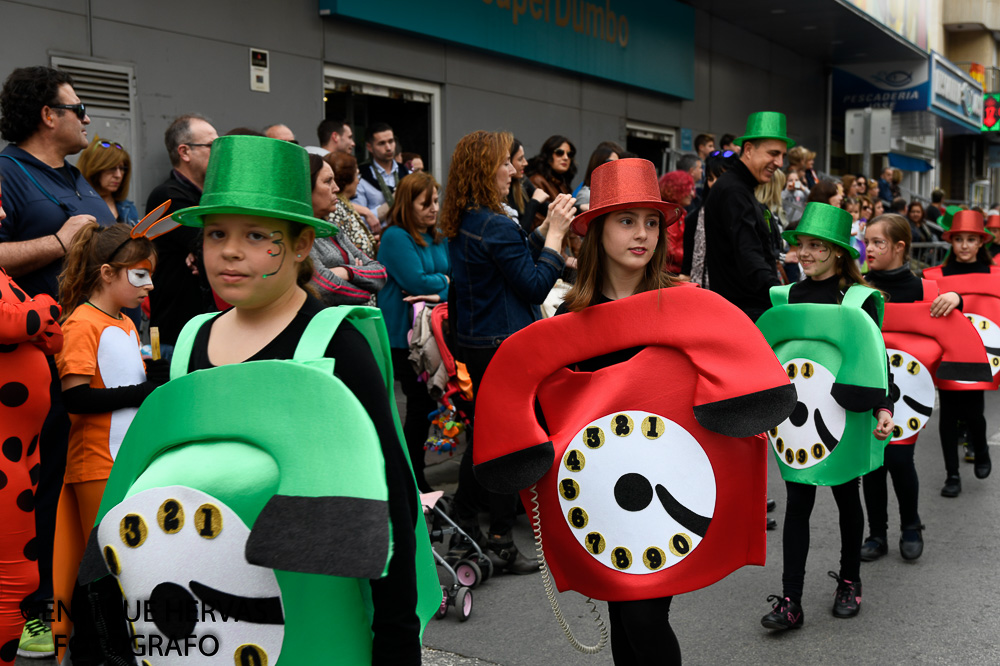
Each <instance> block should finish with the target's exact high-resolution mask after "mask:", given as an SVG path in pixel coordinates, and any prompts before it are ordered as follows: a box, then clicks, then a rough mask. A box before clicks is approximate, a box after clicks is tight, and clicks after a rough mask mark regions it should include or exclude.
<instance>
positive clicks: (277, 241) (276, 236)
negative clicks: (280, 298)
mask: <svg viewBox="0 0 1000 666" xmlns="http://www.w3.org/2000/svg"><path fill="white" fill-rule="evenodd" d="M270 236H271V239H272V240H271V244H272V245H274V247H273V248H271V249H269V250H268V251H267V254H268V255H269V256H272V257H278V267H277V268H276V269H274V271H273V272H271V273H265V274H264V275H261V276H260V277H261V279H262V280H266V279H267V278H269V277H271V276H272V275H275V274H276V273H278V272H279V271H280V270H281V267H282V266H284V265H285V234H283V233H282V232H280V231H272V232H271V234H270Z"/></svg>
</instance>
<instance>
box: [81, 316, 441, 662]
mask: <svg viewBox="0 0 1000 666" xmlns="http://www.w3.org/2000/svg"><path fill="white" fill-rule="evenodd" d="M212 316H213V315H211V314H209V315H203V316H202V317H198V318H196V319H194V320H192V321H191V322H189V323H188V324H187V326H186V327H185V329H184V331H183V332H182V333H181V336H180V339H179V341H178V344H177V346H176V349H175V355H174V357H173V361H172V365H171V381H170V382H168V383H167V384H165V385H164V386H162V387H160V388H159V389H157V390H156V391H154V392H153V394H152V395H151V396H150V397H149V398H148V399H147V400H146V402H145V403H143V405H142V407H141V408H140V409H139V412H138V413H137V414H136V417H135V420H134V421H133V423H132V427H131V428H130V429H129V432H128V434H127V436H126V438H125V441H124V443H123V445H122V448H121V453H120V454H119V456H118V459H117V460H116V462H115V466H114V468H113V470H112V473H111V477H110V478H109V479H108V483H107V489H106V491H105V493H104V498H103V500H102V502H101V508H100V511H99V513H98V516H97V526H96V528H95V530H94V533H93V534H92V536H91V542H90V544H89V545H88V552H87V555H86V556H85V558H84V564H83V566H82V567H81V574H80V578H81V581H83V582H86V581H89V580H93V579H96V578H99V577H102V576H104V575H107V573H108V571H109V570H110V571H111V572H112V573H113V574H115V575H116V576H117V577H118V580H119V583H120V584H121V586H122V590H123V592H124V594H125V596H126V599H127V600H128V602H129V604H130V606H131V607H134V606H135V604H136V602H137V600H138V601H140V602H142V603H145V601H146V600H151V601H153V602H156V601H157V600H158V601H159V602H160V604H161V606H160V607H161V608H167V607H169V606H168V605H169V604H175V606H174V608H178V607H182V606H183V604H184V603H190V604H195V603H196V602H195V601H194V599H195V598H197V599H198V600H199V602H200V603H198V604H197V607H198V618H197V621H196V622H189V621H185V620H183V618H180V617H176V615H177V613H176V611H175V613H174V615H175V616H170V615H164V616H162V617H156V613H155V603H154V604H152V605H153V606H154V616H153V618H149V617H140V618H139V619H137V620H136V622H135V624H134V629H135V631H136V633H137V634H138V635H139V636H140V637H143V638H141V639H140V642H141V641H142V640H143V639H146V640H148V639H149V637H150V636H151V635H153V634H157V635H160V636H163V640H164V645H165V644H166V641H167V639H169V638H172V637H174V636H176V637H186V636H188V635H194V636H196V637H197V638H198V640H199V647H200V648H202V649H203V652H202V653H203V654H204V650H211V649H212V647H213V643H212V642H211V641H215V642H217V643H218V651H217V653H216V656H215V659H218V660H219V661H220V663H233V660H234V659H235V663H237V664H240V663H253V664H270V665H272V666H273V665H275V664H285V665H287V666H293V665H294V666H297V665H298V664H307V663H315V660H316V655H317V651H318V650H320V651H322V652H323V653H324V654H328V655H329V658H330V660H331V661H330V663H338V664H367V663H371V648H372V631H371V617H372V612H373V609H372V601H371V593H370V588H369V583H368V580H367V579H373V578H379V577H381V576H383V575H385V573H386V571H387V569H388V564H389V561H390V559H391V557H392V544H391V533H392V532H391V525H390V524H389V511H388V497H389V494H388V489H387V487H386V479H385V462H384V460H383V456H382V450H381V447H380V445H379V440H378V437H377V434H376V431H375V427H374V425H373V424H372V422H371V420H370V419H369V417H368V415H367V413H366V411H365V409H364V408H363V407H362V405H361V403H360V402H359V401H358V400H357V398H356V397H355V396H354V394H353V393H351V392H350V391H349V390H348V389H347V388H346V387H345V386H344V384H343V383H342V382H341V381H340V380H339V379H337V378H336V377H334V375H333V365H334V359H330V358H324V357H323V355H324V354H325V351H326V348H327V345H328V344H329V342H330V340H331V339H332V337H333V334H334V332H335V331H336V329H337V327H338V326H339V325H340V324H341V323H342V322H343V321H344V320H345V319H347V320H350V321H351V323H352V324H354V326H355V327H356V328H358V329H359V330H360V331H361V333H362V334H363V335H364V336H365V338H366V340H367V342H368V343H369V345H370V346H371V348H372V350H373V352H374V356H375V358H376V360H377V362H378V364H379V366H380V369H381V371H382V379H383V380H384V382H385V387H386V391H388V392H389V395H390V396H391V395H392V393H391V391H392V386H393V378H392V366H391V362H390V357H389V344H388V339H387V335H386V331H385V325H384V323H383V321H382V319H381V315H380V313H379V311H378V310H377V309H374V308H365V307H346V306H344V307H338V308H329V309H326V310H324V311H322V312H320V313H318V314H317V315H316V316H315V317H314V318H313V319H312V321H311V322H310V323H309V326H308V328H307V329H306V332H305V333H304V335H303V336H302V338H301V340H300V341H299V344H298V346H297V348H296V351H295V355H294V358H293V359H292V360H290V361H278V360H274V361H255V362H249V363H240V364H233V365H226V366H221V367H218V368H212V369H208V370H201V371H198V372H194V373H191V374H185V373H186V370H187V366H188V359H189V356H190V353H191V348H192V344H193V340H194V336H195V333H196V332H197V330H198V329H199V328H200V327H201V325H202V324H203V323H204V322H205V321H206V320H207V319H208V318H210V317H212ZM389 403H390V405H391V407H392V413H393V420H394V423H395V427H396V431H397V435H398V438H399V442H400V443H401V446H402V442H404V441H405V440H404V439H403V436H402V429H401V427H400V422H399V417H398V414H396V410H395V401H394V400H392V399H391V398H390V400H389ZM403 450H404V453H405V446H403ZM407 460H409V458H407ZM411 473H412V472H411ZM414 504H415V506H419V505H420V504H419V501H416V502H414ZM415 536H416V544H417V550H416V556H417V561H416V570H417V590H418V604H417V608H416V613H417V615H418V616H419V618H420V622H421V631H422V630H423V628H424V627H425V626H426V624H427V622H428V620H429V619H430V617H431V616H432V615H433V614H434V612H435V611H436V610H437V609H438V607H439V606H440V603H441V588H440V585H439V583H438V578H437V572H436V568H435V565H434V560H433V558H432V554H431V546H430V540H429V538H428V534H427V528H426V525H425V522H424V519H423V516H422V514H420V515H419V516H418V517H417V522H416V527H415ZM164 604H167V605H164ZM206 607H211V608H212V609H214V610H215V611H216V612H215V613H213V614H212V615H211V621H209V620H208V619H207V618H206V617H205V612H204V609H205V608H206ZM135 614H136V613H135V611H134V610H133V611H132V612H131V615H135ZM161 615H163V614H162V612H161ZM150 619H152V620H153V621H152V622H150V621H149V620H150ZM209 639H211V641H210V640H209ZM142 647H143V646H142V645H141V644H140V645H139V649H142Z"/></svg>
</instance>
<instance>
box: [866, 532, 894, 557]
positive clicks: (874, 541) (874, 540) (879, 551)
mask: <svg viewBox="0 0 1000 666" xmlns="http://www.w3.org/2000/svg"><path fill="white" fill-rule="evenodd" d="M888 552H889V544H888V543H886V540H885V537H877V536H870V537H868V539H866V540H865V542H864V543H863V544H861V560H862V561H863V562H874V561H875V560H877V559H879V558H880V557H882V556H883V555H885V554H886V553H888Z"/></svg>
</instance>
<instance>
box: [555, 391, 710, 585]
mask: <svg viewBox="0 0 1000 666" xmlns="http://www.w3.org/2000/svg"><path fill="white" fill-rule="evenodd" d="M556 483H557V484H558V488H557V491H558V493H559V504H560V507H561V509H562V514H563V518H564V519H565V520H566V524H567V525H569V527H570V530H571V531H572V533H573V535H574V536H575V537H576V539H577V541H578V542H579V543H580V545H581V546H582V547H583V548H585V549H586V551H587V552H588V553H589V554H590V556H591V557H593V558H594V559H596V560H597V561H598V562H600V563H601V564H603V565H604V566H606V567H608V568H610V569H617V570H619V571H623V572H625V573H630V574H640V575H641V574H650V573H655V572H657V571H662V570H664V569H667V568H669V567H671V566H673V565H675V564H677V563H678V562H680V561H681V560H683V559H684V558H685V557H687V556H688V555H689V554H691V553H692V552H693V551H694V550H695V548H697V547H698V545H699V544H700V543H701V541H702V539H703V538H704V536H705V533H706V532H707V531H708V527H709V524H710V523H711V520H712V516H713V515H714V513H715V472H714V470H713V469H712V463H711V462H710V461H709V459H708V455H706V453H705V451H704V449H702V447H701V444H699V443H698V440H696V439H695V438H694V437H693V436H692V435H691V434H690V433H689V432H688V431H687V430H685V429H684V428H682V427H681V426H679V425H678V424H676V423H674V422H673V421H670V420H668V419H666V418H664V417H662V416H659V415H657V414H651V413H649V412H638V411H624V412H617V413H614V414H608V415H607V416H603V417H601V418H599V419H596V420H595V421H593V422H591V423H590V424H589V425H587V426H586V427H585V428H583V429H582V430H581V431H580V432H579V433H577V434H576V436H575V437H574V438H573V439H572V441H571V442H570V444H569V446H568V447H567V448H566V452H565V453H564V454H563V457H562V460H561V461H560V463H559V474H558V475H557V477H556Z"/></svg>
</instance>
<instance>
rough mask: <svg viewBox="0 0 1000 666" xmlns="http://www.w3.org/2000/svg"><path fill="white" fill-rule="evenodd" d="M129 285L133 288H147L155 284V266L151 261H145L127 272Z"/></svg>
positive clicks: (131, 267)
mask: <svg viewBox="0 0 1000 666" xmlns="http://www.w3.org/2000/svg"><path fill="white" fill-rule="evenodd" d="M125 275H126V276H127V277H128V283H129V284H130V285H132V286H133V287H136V288H138V287H146V286H149V285H151V284H153V264H151V263H150V261H149V259H143V260H142V261H140V262H139V263H137V264H135V265H134V266H130V267H129V268H128V269H126V271H125Z"/></svg>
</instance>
